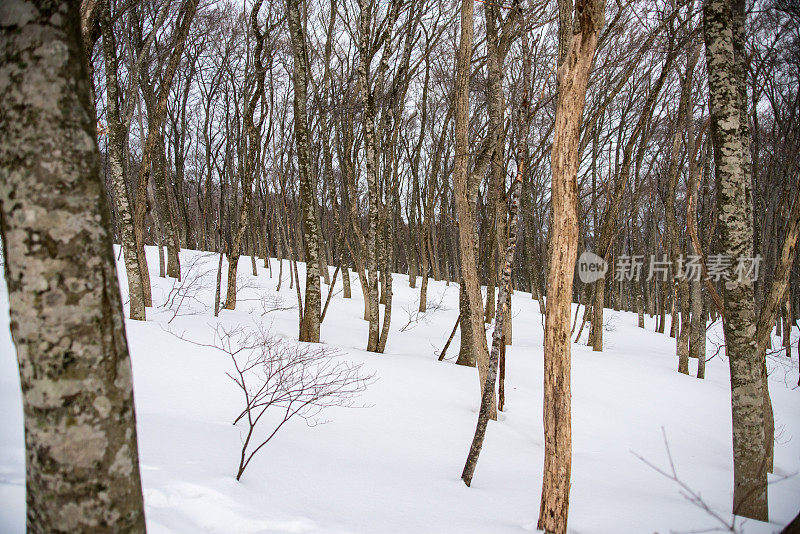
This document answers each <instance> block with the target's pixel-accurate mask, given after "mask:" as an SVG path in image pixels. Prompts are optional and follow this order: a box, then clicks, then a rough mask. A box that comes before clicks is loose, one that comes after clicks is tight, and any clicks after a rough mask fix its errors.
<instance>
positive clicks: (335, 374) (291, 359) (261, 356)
mask: <svg viewBox="0 0 800 534" xmlns="http://www.w3.org/2000/svg"><path fill="white" fill-rule="evenodd" d="M193 343H194V342H193ZM195 344H196V345H203V346H207V347H213V348H215V349H217V350H219V351H222V352H224V353H225V354H227V355H228V356H229V357H230V359H231V362H232V363H233V370H232V371H231V372H229V373H227V375H228V377H229V378H230V379H231V380H233V382H234V383H235V384H236V385H237V386H238V388H239V390H240V392H241V394H242V400H243V401H244V409H243V410H242V411H241V413H239V415H238V416H237V417H236V419H235V420H234V422H233V424H239V423H241V422H244V438H243V441H242V451H241V455H240V459H239V468H238V471H237V473H236V480H239V479H241V477H242V474H243V473H244V470H245V469H246V468H247V466H248V465H249V464H250V461H251V460H252V459H253V457H254V456H255V455H256V453H257V452H258V451H260V450H261V449H262V448H263V447H264V446H265V445H266V444H267V443H269V442H270V440H271V439H272V438H273V437H275V434H277V433H278V431H279V430H280V429H281V428H282V427H283V425H285V424H286V423H287V422H288V421H289V420H290V419H292V418H293V417H295V416H298V417H300V418H302V419H304V420H305V422H306V424H308V425H309V426H314V425H317V424H320V423H323V422H325V421H321V420H319V419H317V416H318V415H319V414H320V412H322V411H323V410H324V409H325V408H329V407H331V406H344V407H356V405H355V403H354V399H355V397H356V396H358V394H359V393H361V392H363V391H364V390H365V389H366V387H367V385H368V384H369V383H370V382H371V381H372V379H373V376H372V375H366V376H363V375H362V374H361V364H354V363H352V362H348V361H344V360H341V359H339V358H337V356H339V355H340V353H339V352H338V351H336V350H334V349H332V348H330V347H326V346H324V345H319V344H306V343H298V342H296V341H289V340H286V339H282V338H279V337H276V336H274V335H272V333H271V332H270V331H269V330H267V329H265V328H264V327H257V328H245V327H237V328H234V329H228V328H225V327H224V326H217V327H216V328H215V329H214V340H213V341H212V342H211V343H210V344H202V343H195ZM267 414H277V418H270V417H265V416H266V415H267ZM264 421H270V422H269V423H265V424H263V425H261V426H259V423H262V422H264ZM264 426H267V427H271V428H267V429H266V430H265V431H263V432H262V431H261V428H262V427H264Z"/></svg>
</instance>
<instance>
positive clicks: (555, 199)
mask: <svg viewBox="0 0 800 534" xmlns="http://www.w3.org/2000/svg"><path fill="white" fill-rule="evenodd" d="M570 4H571V2H570V1H569V0H559V12H560V16H559V31H560V32H561V34H562V35H563V34H565V33H566V32H568V31H571V33H572V34H571V36H570V39H569V46H568V47H567V50H566V52H565V54H564V57H563V60H562V61H560V64H559V66H558V102H557V104H556V123H555V128H554V131H553V147H552V151H551V168H552V187H551V199H552V200H551V202H552V211H553V227H552V237H551V244H552V246H551V247H550V261H549V265H550V268H549V272H548V274H547V309H546V313H545V334H544V338H545V339H544V469H543V479H542V498H541V505H540V508H539V521H538V523H537V528H538V529H539V530H544V531H545V532H550V533H555V534H564V533H565V532H566V531H567V515H568V512H569V487H570V472H571V469H572V425H571V400H570V395H571V393H570V365H571V363H570V359H571V358H570V312H571V305H570V304H571V302H572V281H573V275H574V269H575V257H576V255H577V250H578V213H577V204H578V182H577V175H578V164H579V161H580V151H579V146H580V130H581V116H582V115H583V107H584V103H585V100H586V86H587V83H588V79H589V70H590V69H591V66H592V62H593V59H594V53H595V49H596V48H597V36H598V33H599V32H600V28H601V27H602V26H603V19H604V11H605V2H603V0H578V1H577V2H576V6H575V8H576V9H575V13H576V15H577V16H578V19H577V20H576V21H575V22H576V24H575V25H573V21H572V18H573V16H572V9H571V5H570ZM565 14H566V16H565Z"/></svg>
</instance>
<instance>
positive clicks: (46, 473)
mask: <svg viewBox="0 0 800 534" xmlns="http://www.w3.org/2000/svg"><path fill="white" fill-rule="evenodd" d="M14 7H15V9H11V8H10V6H4V7H3V8H1V9H0V28H2V30H1V31H0V51H1V52H0V108H2V109H3V113H2V114H0V131H2V132H3V138H2V143H0V234H1V235H2V240H3V247H4V257H5V260H6V262H5V277H6V282H7V284H8V292H9V308H10V319H11V336H12V339H13V341H14V344H15V345H16V348H17V359H18V362H19V369H20V382H21V385H22V401H23V410H24V416H25V448H26V468H27V469H26V491H27V531H28V532H30V533H34V534H35V533H45V532H47V533H50V532H70V533H73V532H144V531H145V523H144V507H143V501H142V488H141V482H140V478H139V462H138V452H137V442H136V423H135V414H134V404H133V386H132V380H131V365H130V359H129V356H128V346H127V341H126V338H125V328H124V322H123V321H124V317H123V312H122V306H121V303H120V302H121V299H120V293H119V286H118V284H117V278H116V269H115V265H114V257H113V252H112V246H111V243H112V238H111V232H110V225H109V207H108V203H107V200H106V191H105V186H104V184H103V182H102V180H101V178H100V172H99V152H98V149H97V142H96V130H95V122H94V121H95V117H94V113H93V111H92V109H93V107H92V104H91V102H90V100H89V80H88V77H87V71H86V65H85V56H84V53H83V46H82V42H81V38H80V35H81V34H80V19H79V14H78V3H77V2H34V1H19V2H16V3H15V4H14Z"/></svg>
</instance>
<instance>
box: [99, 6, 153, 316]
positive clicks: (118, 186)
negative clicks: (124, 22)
mask: <svg viewBox="0 0 800 534" xmlns="http://www.w3.org/2000/svg"><path fill="white" fill-rule="evenodd" d="M101 3H102V6H101V19H102V21H101V24H100V27H101V28H102V32H103V59H104V60H105V69H106V120H107V121H108V167H109V174H110V175H111V184H112V187H113V190H114V195H113V198H114V203H115V205H116V206H115V207H116V209H117V217H118V218H119V229H120V242H121V246H122V256H123V258H124V261H125V273H126V274H127V277H128V298H129V300H130V317H131V319H135V320H138V321H144V320H145V319H146V313H145V304H144V302H145V301H144V294H143V290H142V274H141V272H140V271H139V261H138V259H137V256H136V238H135V236H134V235H133V216H132V214H131V206H130V198H129V196H128V187H127V185H126V183H125V166H124V161H125V152H124V150H125V149H124V143H125V134H126V130H125V128H124V126H123V124H122V122H121V119H120V114H119V107H118V106H119V96H120V94H119V93H120V91H119V83H118V79H117V50H116V41H115V39H114V27H113V24H112V22H111V9H110V7H109V0H103V1H102V2H101Z"/></svg>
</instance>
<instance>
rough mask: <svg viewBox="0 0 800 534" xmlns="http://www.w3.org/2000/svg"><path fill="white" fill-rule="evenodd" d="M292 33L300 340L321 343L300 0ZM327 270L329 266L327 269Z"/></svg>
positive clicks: (293, 2)
mask: <svg viewBox="0 0 800 534" xmlns="http://www.w3.org/2000/svg"><path fill="white" fill-rule="evenodd" d="M286 15H287V21H288V23H289V33H290V34H291V37H292V55H293V57H294V73H293V78H292V81H293V84H294V136H295V142H296V143H297V168H298V172H299V174H300V195H301V205H302V206H301V207H302V213H303V229H304V231H305V234H304V235H305V240H304V241H305V247H306V250H305V254H306V299H305V300H306V301H305V307H304V309H303V323H302V325H301V326H300V341H309V342H312V343H318V342H319V318H320V311H321V310H320V308H321V305H322V297H321V296H320V283H319V274H320V272H319V271H320V269H319V268H320V265H319V262H320V259H319V227H318V225H317V215H316V211H317V210H316V197H315V195H314V187H313V185H312V176H311V147H310V145H309V143H310V141H309V136H308V118H307V114H306V99H307V91H308V51H307V50H306V38H305V33H304V30H303V26H302V23H301V20H300V6H299V4H298V0H287V1H286ZM325 269H326V270H327V265H326V267H325Z"/></svg>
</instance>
